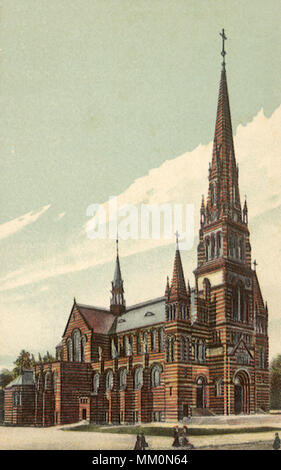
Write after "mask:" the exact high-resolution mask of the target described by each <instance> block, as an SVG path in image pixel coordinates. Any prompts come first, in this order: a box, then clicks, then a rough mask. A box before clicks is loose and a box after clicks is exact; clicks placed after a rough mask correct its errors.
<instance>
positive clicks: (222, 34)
mask: <svg viewBox="0 0 281 470" xmlns="http://www.w3.org/2000/svg"><path fill="white" fill-rule="evenodd" d="M220 36H221V37H222V51H221V55H222V58H223V60H222V66H223V67H224V66H225V59H224V58H225V56H226V52H225V49H224V43H225V41H226V40H227V37H226V35H225V34H224V28H223V29H222V32H221V33H220Z"/></svg>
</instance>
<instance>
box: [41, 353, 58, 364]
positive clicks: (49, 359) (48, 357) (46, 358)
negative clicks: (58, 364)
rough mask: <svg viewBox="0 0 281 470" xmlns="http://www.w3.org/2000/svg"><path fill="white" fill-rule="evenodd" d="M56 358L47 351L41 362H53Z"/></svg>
mask: <svg viewBox="0 0 281 470" xmlns="http://www.w3.org/2000/svg"><path fill="white" fill-rule="evenodd" d="M55 361H56V358H55V357H54V356H52V354H50V353H49V351H47V352H46V354H45V356H44V357H43V362H55Z"/></svg>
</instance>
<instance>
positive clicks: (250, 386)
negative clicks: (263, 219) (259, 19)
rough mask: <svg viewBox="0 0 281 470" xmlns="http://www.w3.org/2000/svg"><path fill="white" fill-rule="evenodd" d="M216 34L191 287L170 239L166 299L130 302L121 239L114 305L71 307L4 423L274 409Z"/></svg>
mask: <svg viewBox="0 0 281 470" xmlns="http://www.w3.org/2000/svg"><path fill="white" fill-rule="evenodd" d="M222 38H223V48H222V56H223V62H222V69H221V77H220V86H219V96H218V105H217V115H216V124H215V134H214V142H213V153H212V158H211V163H210V165H209V169H208V170H207V169H206V171H208V176H209V189H208V196H207V198H206V200H204V198H203V199H202V204H201V210H200V227H199V244H198V249H197V267H196V268H195V270H194V276H195V282H194V288H191V287H190V285H189V284H188V285H186V282H185V276H184V272H183V267H182V261H181V253H180V250H179V246H178V243H177V245H176V251H175V258H174V264H173V274H172V277H171V281H169V279H167V284H166V290H165V292H164V289H163V294H164V295H162V296H161V297H158V298H155V299H152V300H149V301H146V302H142V303H139V304H137V305H132V306H126V302H125V293H124V282H123V278H122V274H121V266H120V256H119V252H118V243H117V256H116V262H115V272H114V277H113V281H112V288H111V299H110V305H109V308H97V307H95V306H92V305H83V304H80V303H79V302H77V301H76V300H74V303H73V307H72V309H71V312H70V315H69V318H68V321H67V324H66V326H65V330H64V333H63V336H62V341H61V343H60V344H59V345H58V346H57V351H56V357H57V360H56V362H53V363H48V364H44V365H42V366H39V365H36V366H35V368H34V370H33V371H32V373H31V372H30V371H23V372H22V374H21V376H20V377H18V378H17V379H16V380H15V381H13V382H12V383H10V384H9V385H8V386H7V387H6V389H5V423H6V424H15V425H25V424H29V425H35V426H51V425H57V424H67V423H74V422H78V421H79V420H82V419H85V420H89V421H90V422H93V423H112V424H122V423H138V422H144V423H148V422H152V421H167V422H177V421H180V420H182V419H183V418H184V417H187V416H190V414H192V415H193V416H194V415H199V416H207V415H214V414H215V415H217V414H224V415H232V414H239V413H244V414H250V413H257V412H260V411H268V410H269V368H268V335H267V331H268V309H267V305H266V303H265V302H264V300H263V297H262V293H261V289H260V285H259V281H258V277H257V273H256V269H255V268H256V266H255V263H254V265H253V268H252V260H251V244H250V233H249V227H248V208H247V202H246V200H245V202H244V204H243V206H241V200H240V193H239V181H238V166H237V162H236V158H235V152H234V144H233V133H232V124H231V114H230V106H229V97H228V88H227V78H226V66H225V60H224V59H225V51H224V40H225V39H226V38H225V36H224V31H223V33H222Z"/></svg>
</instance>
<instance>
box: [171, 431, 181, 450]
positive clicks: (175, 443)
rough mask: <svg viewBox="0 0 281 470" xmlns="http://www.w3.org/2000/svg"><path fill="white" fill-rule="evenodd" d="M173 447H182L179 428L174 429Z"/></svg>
mask: <svg viewBox="0 0 281 470" xmlns="http://www.w3.org/2000/svg"><path fill="white" fill-rule="evenodd" d="M172 446H173V447H180V441H179V429H178V426H175V427H174V442H173V444H172Z"/></svg>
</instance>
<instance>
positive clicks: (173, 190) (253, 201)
mask: <svg viewBox="0 0 281 470" xmlns="http://www.w3.org/2000/svg"><path fill="white" fill-rule="evenodd" d="M280 127H281V106H280V107H279V108H278V109H277V110H276V111H275V112H274V113H273V114H272V116H271V117H270V118H266V117H265V116H264V114H263V111H262V110H261V111H260V112H259V113H258V115H257V116H256V117H255V118H254V119H253V120H252V121H251V122H250V123H248V124H247V125H245V126H242V125H240V126H238V128H237V132H236V136H235V148H236V155H237V161H238V162H239V168H240V172H239V173H240V190H241V199H243V195H244V193H246V194H247V197H248V208H249V219H250V228H251V227H252V224H253V223H254V220H255V218H257V217H259V216H261V214H266V213H268V212H269V211H271V210H272V209H273V208H274V207H278V206H280V204H281V190H280V151H281V135H280V131H279V130H280ZM211 154H212V143H209V144H208V145H204V146H203V145H199V146H198V147H197V148H196V149H194V150H193V151H191V152H187V153H184V154H183V155H181V156H179V157H177V158H175V159H172V160H168V161H166V162H164V163H163V164H162V165H161V166H160V167H159V168H154V169H152V170H150V171H149V173H148V174H147V175H145V176H143V177H142V178H138V179H137V180H136V181H134V182H133V183H132V184H131V185H130V186H129V187H128V188H127V189H126V190H125V191H124V192H123V193H122V194H120V195H119V196H118V197H117V200H118V206H121V205H123V204H134V205H136V206H140V204H142V203H145V204H163V203H184V204H185V203H194V205H195V217H196V220H195V231H196V233H197V229H198V224H199V207H200V203H201V194H202V193H203V192H205V193H206V191H207V188H208V180H207V174H208V163H209V161H210V160H211ZM92 202H93V201H92ZM108 203H109V202H108V201H107V202H105V203H104V205H103V207H108ZM47 207H49V206H47ZM45 210H46V209H45ZM276 224H278V231H279V230H281V227H279V225H280V222H279V221H278V220H272V221H271V222H269V225H268V230H269V233H272V234H273V232H274V231H276V227H277V225H276ZM85 225H86V224H85ZM279 233H280V231H279ZM268 237H269V238H270V239H271V250H272V249H273V247H274V246H275V245H274V244H275V243H276V244H277V243H278V244H279V240H278V237H277V238H276V237H270V235H268ZM279 238H280V237H279ZM251 240H252V242H253V243H252V245H253V246H254V247H255V250H256V251H255V254H254V257H255V256H257V257H259V256H262V254H263V252H264V250H265V247H264V243H263V240H262V237H261V233H260V232H259V233H254V231H252V234H251ZM168 243H171V240H160V241H159V240H127V241H126V243H123V244H122V256H130V255H132V254H135V253H141V252H143V251H147V250H150V249H153V248H155V247H156V246H161V245H166V244H168ZM113 250H114V244H113V243H112V240H108V239H107V240H94V241H91V240H88V239H87V237H86V234H85V226H84V227H83V229H80V231H79V232H78V233H77V234H76V236H75V240H73V239H72V241H71V242H68V243H67V240H66V249H65V252H64V253H60V254H59V255H56V256H54V257H52V258H51V259H44V261H40V262H38V263H34V264H32V265H30V266H28V269H26V270H25V271H24V272H13V273H9V274H8V275H7V276H5V277H4V278H2V279H1V284H0V291H4V290H8V289H13V288H16V287H19V286H23V285H27V284H31V283H35V282H38V281H41V280H43V279H47V278H51V277H55V276H58V275H63V274H66V273H71V272H75V271H81V270H85V269H88V268H89V267H92V266H96V265H99V264H103V263H106V262H109V261H112V259H113ZM267 269H268V272H267ZM269 270H270V266H268V268H266V269H265V275H266V276H267V275H268V278H271V275H270V272H269ZM277 291H278V289H277Z"/></svg>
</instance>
